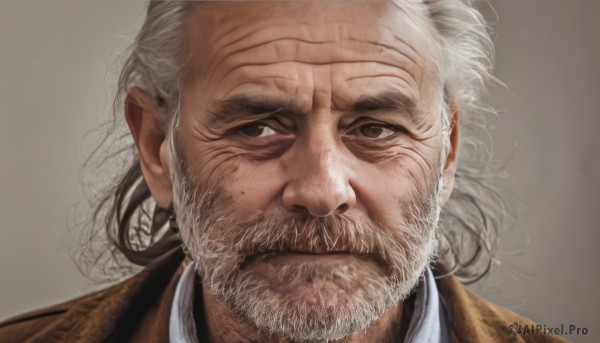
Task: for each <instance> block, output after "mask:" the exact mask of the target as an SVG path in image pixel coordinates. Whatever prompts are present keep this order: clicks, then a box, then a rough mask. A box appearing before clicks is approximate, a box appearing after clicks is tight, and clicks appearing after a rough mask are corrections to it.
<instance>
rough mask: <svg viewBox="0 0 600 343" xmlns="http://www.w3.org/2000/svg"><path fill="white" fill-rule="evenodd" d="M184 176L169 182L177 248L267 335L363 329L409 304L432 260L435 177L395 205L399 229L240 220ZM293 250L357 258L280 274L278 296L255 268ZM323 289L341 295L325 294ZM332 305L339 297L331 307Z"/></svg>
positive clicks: (350, 218) (221, 196)
mask: <svg viewBox="0 0 600 343" xmlns="http://www.w3.org/2000/svg"><path fill="white" fill-rule="evenodd" d="M181 169H183V168H181ZM181 169H179V168H177V169H175V171H174V173H173V185H174V205H175V211H176V212H177V216H178V224H179V227H180V233H181V240H182V242H183V245H184V246H185V247H186V249H187V251H188V254H189V255H190V257H191V258H192V259H193V260H194V261H195V262H196V265H197V268H198V272H199V274H200V277H201V279H202V283H203V285H205V286H206V287H208V288H209V289H210V291H211V292H212V293H214V294H215V295H217V297H219V298H220V299H221V300H222V301H224V302H225V303H227V304H228V305H229V307H230V308H231V309H232V310H233V311H234V312H235V313H236V314H238V315H239V316H241V317H242V318H243V319H245V320H246V321H248V322H249V323H250V324H252V325H254V326H255V327H256V328H258V329H259V330H262V331H263V332H266V333H268V334H270V335H276V336H280V337H284V338H287V339H290V340H292V341H309V342H328V341H332V340H337V339H340V338H343V337H347V336H349V335H352V334H354V333H356V332H358V331H359V330H363V329H365V328H367V327H368V326H369V325H370V324H371V323H372V322H373V321H375V320H376V319H378V318H379V317H380V316H381V315H382V313H383V312H384V311H385V310H386V309H387V308H389V307H391V306H393V305H395V304H397V303H398V302H399V301H401V300H403V299H405V298H406V297H408V295H410V293H411V292H412V290H413V288H414V287H415V286H416V285H417V283H418V281H419V279H420V277H421V276H422V274H423V272H424V269H425V268H426V266H427V265H428V264H429V262H430V260H431V258H432V257H433V256H434V255H435V248H436V246H437V241H436V238H435V237H436V235H435V231H436V230H435V228H436V225H437V221H438V219H439V214H440V205H439V201H438V200H439V190H440V189H441V182H440V181H439V180H440V179H439V178H437V177H431V178H429V182H428V183H427V184H426V185H423V186H421V187H415V190H414V191H413V192H412V193H411V195H410V196H409V200H408V201H407V202H406V203H402V204H399V206H398V215H399V216H400V219H401V220H400V222H401V224H400V225H398V226H397V227H389V226H384V225H381V224H379V223H376V222H374V221H372V220H371V219H369V218H366V217H364V216H359V215H357V214H351V213H348V214H336V215H331V216H328V217H314V216H310V215H287V216H282V217H275V218H274V217H267V216H265V215H264V214H263V213H256V214H255V215H254V216H252V217H251V218H244V219H243V220H239V218H237V217H236V212H235V208H234V207H233V206H232V202H231V200H228V199H230V198H228V197H227V194H226V191H225V190H224V188H223V187H222V186H221V185H219V184H215V183H213V182H202V183H194V182H192V181H191V180H192V178H190V177H188V176H187V175H185V173H184V172H181ZM433 175H436V173H433ZM437 175H439V174H437ZM290 251H295V252H298V251H300V252H305V253H312V254H318V253H332V252H333V253H335V252H343V253H349V254H352V256H353V257H354V258H352V259H349V260H348V261H347V262H346V263H344V264H339V265H333V266H332V265H326V266H319V265H315V264H307V263H289V264H287V265H285V266H281V268H279V269H278V270H277V280H278V281H281V283H282V284H285V285H287V286H284V289H277V290H275V289H274V287H273V285H272V284H270V283H269V281H267V280H265V278H263V277H262V276H261V275H259V274H258V273H256V272H255V270H254V269H253V268H250V266H252V264H258V263H268V262H269V259H271V258H273V256H276V255H277V254H278V253H286V252H290ZM323 284H327V285H329V286H330V287H326V289H332V287H333V288H334V289H335V290H336V291H335V292H327V291H325V290H324V288H323V287H321V285H323ZM298 285H302V287H303V292H301V293H300V294H309V295H310V296H298V292H295V290H294V289H293V288H294V287H297V286H298ZM286 287H287V288H288V289H285V288H286ZM296 291H298V290H296ZM332 296H336V297H337V299H336V301H335V302H334V304H332V302H331V297H332Z"/></svg>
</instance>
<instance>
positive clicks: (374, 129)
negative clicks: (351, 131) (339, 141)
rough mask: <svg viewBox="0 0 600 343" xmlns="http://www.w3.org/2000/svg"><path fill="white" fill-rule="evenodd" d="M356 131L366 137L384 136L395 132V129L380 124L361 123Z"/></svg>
mask: <svg viewBox="0 0 600 343" xmlns="http://www.w3.org/2000/svg"><path fill="white" fill-rule="evenodd" d="M358 131H359V132H360V134H361V135H363V136H364V137H367V138H386V137H389V136H391V135H393V134H394V133H396V131H395V130H393V129H390V128H389V127H388V126H386V125H380V124H367V125H363V126H361V127H359V128H358Z"/></svg>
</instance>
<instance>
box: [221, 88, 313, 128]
mask: <svg viewBox="0 0 600 343" xmlns="http://www.w3.org/2000/svg"><path fill="white" fill-rule="evenodd" d="M212 108H213V110H211V111H209V112H210V114H211V116H212V118H211V122H212V123H213V124H228V123H231V122H234V121H236V120H239V119H249V118H252V117H262V116H265V115H269V114H273V113H284V114H286V115H292V116H294V115H301V114H302V111H301V110H300V109H299V108H297V107H294V105H293V104H292V103H291V102H290V101H289V100H284V99H277V98H269V97H261V96H258V97H255V96H252V97H251V96H246V95H239V96H234V97H232V98H229V99H224V100H219V101H217V102H216V103H215V104H214V105H213V106H212Z"/></svg>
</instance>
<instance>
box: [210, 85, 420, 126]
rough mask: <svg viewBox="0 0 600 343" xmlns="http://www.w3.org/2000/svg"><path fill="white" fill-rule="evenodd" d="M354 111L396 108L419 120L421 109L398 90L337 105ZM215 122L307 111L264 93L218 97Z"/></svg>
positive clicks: (365, 112)
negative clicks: (349, 103)
mask: <svg viewBox="0 0 600 343" xmlns="http://www.w3.org/2000/svg"><path fill="white" fill-rule="evenodd" d="M338 111H342V112H350V113H352V114H354V115H363V114H366V115H368V114H375V113H378V112H379V113H381V112H394V113H398V114H399V115H403V116H406V117H407V119H409V120H411V121H413V122H417V121H418V119H419V118H420V116H421V112H420V110H419V109H418V107H417V104H416V102H415V101H414V100H413V98H411V97H409V96H407V95H405V94H403V93H400V92H395V91H384V92H381V93H379V94H375V95H369V96H361V97H360V98H358V99H357V100H356V101H354V102H353V103H351V105H350V106H349V107H348V108H346V109H338ZM209 113H210V115H211V119H210V122H211V124H213V125H219V124H229V123H232V122H235V121H237V120H242V119H252V118H261V117H265V116H268V115H272V114H274V113H281V114H284V115H286V116H290V117H296V116H302V115H305V114H306V113H305V111H303V110H301V109H300V108H299V107H297V106H296V105H294V102H293V101H291V100H287V99H277V98H269V97H262V96H252V97H251V96H246V95H238V96H234V97H232V98H229V99H224V100H220V101H217V102H216V103H215V104H213V106H212V110H210V111H209Z"/></svg>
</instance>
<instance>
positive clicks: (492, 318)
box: [0, 251, 565, 343]
mask: <svg viewBox="0 0 600 343" xmlns="http://www.w3.org/2000/svg"><path fill="white" fill-rule="evenodd" d="M182 261H183V254H182V253H181V252H180V251H174V252H172V253H170V254H169V255H167V256H165V257H164V258H162V259H160V260H158V261H156V262H155V263H153V264H152V265H151V266H149V267H148V268H146V269H144V270H143V271H142V272H140V273H139V274H137V275H136V276H134V277H133V278H131V279H128V280H126V281H124V282H122V283H120V284H117V285H116V286H113V287H110V288H108V289H105V290H102V291H99V292H95V293H92V294H89V295H86V296H83V297H81V298H78V299H75V300H72V301H69V302H66V303H64V304H60V305H56V306H52V307H49V308H46V309H43V310H38V311H34V312H31V313H27V314H24V315H21V316H18V317H15V318H12V319H9V320H7V321H5V322H3V323H0V343H8V342H11V343H12V342H19V343H21V342H44V343H51V342H140V343H152V342H168V341H169V340H168V332H169V330H168V323H169V315H170V310H171V302H172V299H173V295H174V293H175V285H176V283H177V280H178V276H179V275H180V274H181V272H182V271H183V263H182ZM437 286H438V290H439V292H440V294H441V295H442V296H443V297H444V299H445V300H446V301H447V304H448V311H449V315H450V320H451V330H452V332H451V335H452V342H453V343H454V342H464V343H481V342H565V340H563V339H561V338H559V337H557V336H545V335H513V334H511V333H510V332H509V328H508V327H509V325H510V324H512V323H513V322H516V323H519V324H523V325H524V324H527V323H531V321H529V320H527V319H525V318H522V317H520V316H518V315H517V314H515V313H512V312H510V311H507V310H505V309H502V308H500V307H498V306H496V305H494V304H492V303H489V302H487V301H485V300H483V299H480V298H479V297H477V296H476V295H474V294H472V293H471V292H469V291H468V290H467V289H465V288H464V287H463V286H462V284H461V283H460V282H459V281H458V280H457V279H456V278H455V277H446V278H443V279H440V280H437Z"/></svg>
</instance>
